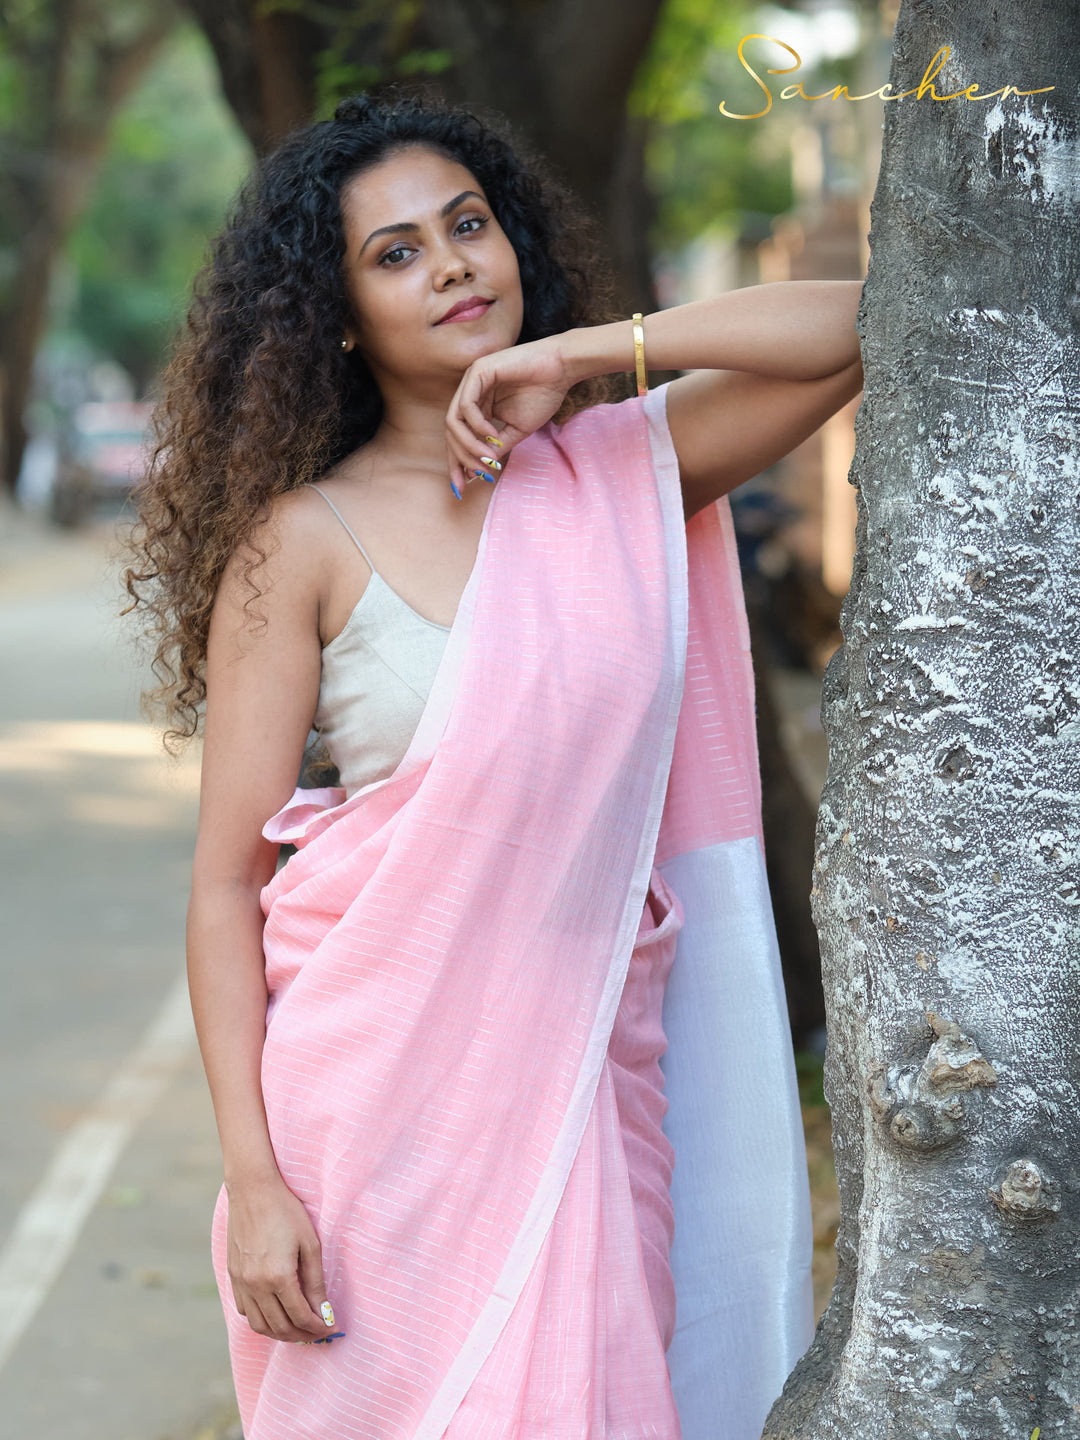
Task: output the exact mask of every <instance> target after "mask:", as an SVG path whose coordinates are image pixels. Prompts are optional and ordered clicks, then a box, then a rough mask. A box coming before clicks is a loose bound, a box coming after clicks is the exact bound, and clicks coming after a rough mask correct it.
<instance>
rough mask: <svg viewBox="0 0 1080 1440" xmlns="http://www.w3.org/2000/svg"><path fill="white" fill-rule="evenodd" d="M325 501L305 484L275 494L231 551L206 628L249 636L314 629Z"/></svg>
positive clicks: (321, 578) (319, 578) (317, 603)
mask: <svg viewBox="0 0 1080 1440" xmlns="http://www.w3.org/2000/svg"><path fill="white" fill-rule="evenodd" d="M319 506H321V507H322V508H323V509H325V502H324V501H322V500H320V499H319V497H318V496H317V495H316V494H315V493H314V491H312V490H310V489H309V488H308V487H306V486H301V487H299V488H298V489H296V490H289V491H286V492H285V493H284V494H282V495H277V496H275V497H274V498H273V499H272V500H271V502H270V504H269V506H268V507H267V513H266V515H265V516H264V517H263V518H262V519H261V520H260V521H259V522H258V523H257V524H256V526H255V528H254V529H253V531H252V532H251V534H250V535H248V536H247V537H246V538H245V539H244V540H242V541H241V542H240V543H239V544H238V545H237V546H236V548H235V549H234V550H233V553H232V555H231V556H230V557H229V560H228V562H227V564H226V566H225V570H224V572H223V574H222V577H221V581H220V584H219V586H218V590H217V595H216V598H215V602H214V613H213V616H212V620H211V630H212V631H213V630H214V628H215V627H216V628H217V629H218V630H219V631H221V630H223V629H225V628H228V629H229V630H231V631H232V632H233V633H234V635H235V634H238V633H239V632H243V633H244V634H245V635H248V634H250V635H251V636H252V637H255V636H258V635H260V634H264V633H266V631H267V629H268V627H272V628H273V629H274V630H276V631H277V632H278V633H279V634H280V633H281V632H282V631H286V632H290V633H294V634H295V633H296V632H297V630H298V628H305V629H310V630H311V631H312V633H313V634H315V635H317V633H318V616H319V606H320V603H321V599H322V591H321V587H322V580H323V573H324V567H323V566H322V564H321V560H322V555H323V550H324V546H325V529H324V528H323V522H322V517H321V516H320V514H319V513H318V509H317V507H319Z"/></svg>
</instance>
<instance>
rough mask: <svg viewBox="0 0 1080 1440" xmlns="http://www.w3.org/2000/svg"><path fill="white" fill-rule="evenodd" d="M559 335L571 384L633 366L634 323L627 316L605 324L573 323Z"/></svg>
mask: <svg viewBox="0 0 1080 1440" xmlns="http://www.w3.org/2000/svg"><path fill="white" fill-rule="evenodd" d="M559 338H560V341H561V342H562V343H561V350H562V356H563V362H564V364H565V365H566V368H567V370H568V371H569V374H570V376H571V379H570V384H571V385H577V384H578V383H579V382H580V381H582V380H591V379H593V378H594V377H595V376H597V375H610V374H611V373H612V372H613V371H618V370H633V369H634V368H635V361H634V326H633V322H632V320H631V319H630V317H629V315H628V316H627V317H626V319H625V320H614V321H612V322H611V323H610V324H606V325H576V326H575V327H574V328H573V329H572V330H566V331H564V332H563V334H562V335H561V336H560V337H559ZM646 358H647V357H646Z"/></svg>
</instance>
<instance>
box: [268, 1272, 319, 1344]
mask: <svg viewBox="0 0 1080 1440" xmlns="http://www.w3.org/2000/svg"><path fill="white" fill-rule="evenodd" d="M274 1298H275V1299H276V1300H277V1301H278V1303H279V1304H280V1306H281V1309H282V1310H283V1311H284V1313H285V1316H286V1318H287V1320H288V1322H289V1323H290V1324H291V1325H292V1326H293V1327H294V1328H295V1329H297V1330H299V1331H300V1332H301V1333H302V1335H303V1338H304V1339H305V1340H321V1339H322V1338H323V1336H324V1335H327V1334H329V1332H330V1330H331V1329H332V1328H333V1327H332V1326H329V1325H327V1324H326V1322H325V1320H323V1318H322V1316H321V1315H319V1314H318V1312H317V1310H315V1309H313V1308H312V1307H311V1306H310V1305H309V1304H308V1302H307V1299H306V1298H305V1296H304V1292H303V1290H301V1288H300V1281H299V1280H298V1279H293V1280H292V1282H291V1283H290V1284H288V1285H284V1286H282V1287H281V1289H279V1290H278V1291H277V1293H276V1295H275V1297H274ZM325 1298H326V1297H325V1296H324V1297H323V1299H325ZM321 1303H322V1302H321V1301H320V1304H321ZM331 1313H332V1312H331ZM289 1338H291V1337H289Z"/></svg>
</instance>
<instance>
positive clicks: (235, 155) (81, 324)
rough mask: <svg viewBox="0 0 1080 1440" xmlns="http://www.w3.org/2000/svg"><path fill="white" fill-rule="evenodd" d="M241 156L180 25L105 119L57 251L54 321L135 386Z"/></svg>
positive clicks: (210, 79)
mask: <svg viewBox="0 0 1080 1440" xmlns="http://www.w3.org/2000/svg"><path fill="white" fill-rule="evenodd" d="M250 164H251V151H250V147H249V146H248V144H247V141H246V140H245V139H244V138H243V136H242V135H241V133H240V131H239V128H238V127H237V125H236V122H235V120H234V119H233V116H232V113H231V111H230V110H229V109H228V107H227V106H226V105H225V102H224V101H223V99H222V98H221V96H220V93H219V83H218V76H217V68H216V65H215V63H214V59H213V56H212V54H211V53H210V49H209V46H208V44H207V42H206V41H205V39H204V38H203V36H202V33H201V32H200V31H199V30H197V29H196V28H195V27H194V26H183V27H181V28H179V29H178V30H176V31H175V32H174V35H173V36H172V37H171V38H170V39H169V40H168V41H167V42H166V43H165V45H164V46H163V47H162V50H161V53H160V54H159V56H158V58H157V61H156V62H155V63H154V64H153V65H152V66H151V67H150V69H149V70H148V71H147V73H146V76H145V77H144V79H143V81H142V83H141V84H140V85H139V86H138V88H137V89H136V90H135V91H134V92H133V94H132V96H131V98H130V100H129V101H128V103H127V104H126V105H125V106H124V107H123V109H122V110H121V111H120V112H119V114H118V115H117V117H116V119H115V120H114V122H113V126H112V130H111V134H110V146H109V152H108V156H107V158H106V160H105V163H104V165H103V168H102V171H101V176H100V179H99V181H98V185H97V187H96V190H95V193H94V196H93V199H92V201H91V203H90V205H89V206H88V208H87V210H86V211H85V213H84V214H83V217H82V219H81V221H80V223H79V224H78V226H77V228H76V229H75V231H74V232H73V234H72V236H71V240H70V242H69V244H68V247H67V259H68V262H69V265H70V266H71V268H72V269H73V271H74V274H75V277H76V280H77V285H76V298H75V300H74V303H73V305H72V308H71V311H70V313H69V314H68V315H67V316H66V317H65V318H66V321H67V323H68V325H69V326H71V327H72V328H74V329H76V330H78V331H80V332H82V333H83V334H84V335H85V336H86V337H87V338H88V339H89V340H90V341H91V342H92V343H93V344H94V345H95V346H96V347H98V348H99V349H101V350H103V351H104V352H105V353H107V354H109V355H111V356H113V357H114V358H115V359H117V360H119V361H120V363H121V364H123V365H125V366H126V367H127V368H128V369H129V370H131V371H132V373H133V374H135V375H136V376H137V377H138V379H139V380H140V381H141V382H142V383H146V381H147V380H148V379H149V377H150V376H151V375H152V374H153V372H154V371H155V369H156V368H157V366H158V364H159V363H160V360H161V358H162V356H163V352H164V349H165V346H166V344H167V342H168V339H169V336H170V335H171V333H172V332H173V330H174V329H175V327H176V326H177V324H178V323H179V322H180V320H181V319H182V316H183V312H184V309H185V305H186V301H187V298H188V294H189V290H190V284H191V280H192V277H193V276H194V274H195V271H196V270H197V269H198V268H199V267H200V265H201V264H202V262H203V259H204V255H205V250H206V245H207V241H208V240H209V238H210V236H211V235H212V234H213V233H214V231H215V230H216V229H217V228H218V227H219V226H220V224H221V222H222V220H223V219H224V216H225V212H226V210H227V207H228V204H229V201H230V199H231V197H232V195H233V194H234V193H235V190H236V188H237V185H238V184H239V182H240V180H241V179H242V178H243V176H244V174H245V173H246V171H247V169H248V168H249V166H250Z"/></svg>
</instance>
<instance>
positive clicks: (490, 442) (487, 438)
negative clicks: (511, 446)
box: [484, 435, 506, 450]
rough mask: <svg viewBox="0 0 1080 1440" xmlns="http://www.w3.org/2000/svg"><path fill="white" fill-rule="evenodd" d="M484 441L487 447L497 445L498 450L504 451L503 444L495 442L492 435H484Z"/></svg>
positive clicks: (498, 441) (499, 441)
mask: <svg viewBox="0 0 1080 1440" xmlns="http://www.w3.org/2000/svg"><path fill="white" fill-rule="evenodd" d="M484 440H485V441H486V442H487V444H488V445H497V446H498V447H499V449H500V450H505V449H506V446H505V445H504V444H503V442H502V441H501V440H496V438H495V436H494V435H485V436H484Z"/></svg>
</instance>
